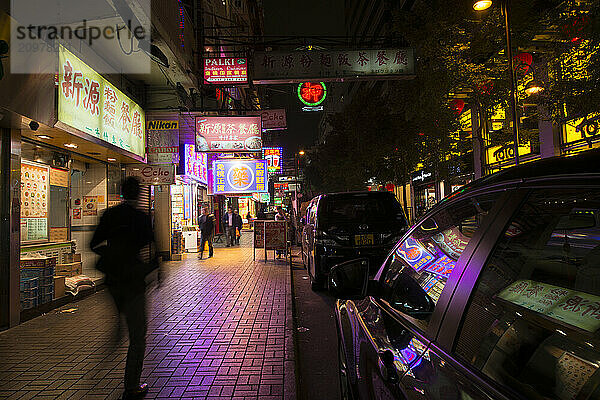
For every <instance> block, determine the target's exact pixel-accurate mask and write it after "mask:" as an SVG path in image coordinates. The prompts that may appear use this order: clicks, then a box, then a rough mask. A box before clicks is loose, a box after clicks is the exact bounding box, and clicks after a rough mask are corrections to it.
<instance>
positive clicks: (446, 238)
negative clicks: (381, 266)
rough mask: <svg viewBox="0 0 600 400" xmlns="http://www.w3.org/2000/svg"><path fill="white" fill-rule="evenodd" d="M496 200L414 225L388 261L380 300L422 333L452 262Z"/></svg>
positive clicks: (490, 197) (464, 204) (470, 202)
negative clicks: (389, 305)
mask: <svg viewBox="0 0 600 400" xmlns="http://www.w3.org/2000/svg"><path fill="white" fill-rule="evenodd" d="M499 195H500V194H499V193H492V194H487V195H485V196H481V197H473V198H469V199H466V200H463V201H461V202H459V203H456V204H453V205H450V206H448V207H446V208H445V209H443V210H441V211H439V212H438V213H437V214H434V215H433V216H432V217H430V218H428V219H426V220H425V221H423V222H422V223H421V224H419V226H418V227H417V228H416V229H415V230H413V232H412V234H411V235H410V236H409V237H407V238H406V239H405V240H404V241H402V242H401V243H400V244H399V245H398V246H397V247H396V249H395V250H394V252H393V253H392V255H391V256H390V258H389V259H388V262H387V265H386V269H385V270H384V272H383V274H382V280H381V282H382V283H383V287H384V298H385V299H386V300H387V301H388V302H389V303H390V304H391V305H392V306H393V307H395V308H396V309H397V310H398V311H400V312H402V313H404V314H406V315H407V316H409V317H410V318H411V319H412V320H414V321H415V324H417V325H419V326H420V327H421V328H423V329H425V328H426V327H427V324H428V321H429V318H430V316H431V314H432V312H433V308H434V307H435V304H437V301H438V299H439V297H440V295H441V293H442V290H443V289H444V286H445V285H446V282H447V281H448V278H449V277H450V275H451V274H452V272H453V271H454V266H455V264H456V261H457V260H458V258H459V257H460V255H461V254H462V252H463V251H464V249H465V247H466V246H467V244H468V243H469V241H470V240H471V238H472V237H473V234H474V233H475V230H476V229H477V228H478V227H479V225H480V223H481V221H482V219H483V217H484V216H485V215H486V214H487V213H488V212H489V210H490V209H491V207H492V206H493V204H494V202H495V201H496V199H497V198H498V197H499Z"/></svg>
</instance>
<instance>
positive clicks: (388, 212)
mask: <svg viewBox="0 0 600 400" xmlns="http://www.w3.org/2000/svg"><path fill="white" fill-rule="evenodd" d="M378 222H386V223H395V222H397V223H400V224H403V225H405V224H406V220H405V218H404V213H403V212H402V208H401V207H400V204H399V203H398V201H397V200H396V198H395V197H394V196H393V195H392V194H388V193H384V194H382V193H351V194H350V193H349V194H339V195H332V196H327V197H325V198H324V199H323V200H322V202H321V204H319V225H320V226H321V227H322V228H325V227H329V226H332V225H335V226H339V225H345V224H364V223H368V224H374V223H378Z"/></svg>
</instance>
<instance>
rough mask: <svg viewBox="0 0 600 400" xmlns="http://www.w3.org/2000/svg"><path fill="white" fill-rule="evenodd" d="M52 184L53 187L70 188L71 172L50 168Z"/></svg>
mask: <svg viewBox="0 0 600 400" xmlns="http://www.w3.org/2000/svg"><path fill="white" fill-rule="evenodd" d="M50 184H51V185H52V186H60V187H69V170H66V169H59V168H50Z"/></svg>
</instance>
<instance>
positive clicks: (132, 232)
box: [90, 177, 158, 399]
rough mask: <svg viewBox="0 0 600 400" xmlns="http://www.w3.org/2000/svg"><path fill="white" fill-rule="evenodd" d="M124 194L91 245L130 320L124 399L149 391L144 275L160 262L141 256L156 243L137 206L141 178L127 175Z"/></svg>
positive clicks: (103, 219) (106, 214) (120, 308)
mask: <svg viewBox="0 0 600 400" xmlns="http://www.w3.org/2000/svg"><path fill="white" fill-rule="evenodd" d="M121 193H122V195H123V198H124V199H125V201H124V202H123V203H121V204H119V205H117V206H114V207H110V208H108V209H107V210H106V211H105V212H104V214H103V215H102V217H101V218H100V223H99V224H98V227H97V228H96V231H95V232H94V236H93V238H92V241H91V242H90V248H91V249H92V250H93V251H94V252H95V253H97V254H98V255H100V260H99V261H98V264H97V266H96V267H97V268H98V270H100V271H102V272H103V273H104V274H106V281H105V282H106V286H107V288H108V291H109V293H110V294H111V296H112V298H113V300H114V302H115V305H116V307H117V310H118V312H119V315H120V316H121V315H123V316H124V317H125V321H126V323H127V328H128V331H129V350H128V351H127V362H126V364H125V378H124V381H125V392H124V394H123V399H135V398H140V397H142V396H143V395H145V393H146V392H147V391H148V385H147V384H146V383H140V377H141V374H142V365H143V362H144V353H145V351H146V329H147V321H146V282H145V278H146V275H148V274H149V273H150V272H152V271H153V270H154V269H156V268H158V261H154V262H151V263H146V262H144V261H142V260H141V258H140V256H139V254H140V250H141V249H142V248H143V247H145V246H147V245H149V244H151V243H152V242H154V233H153V231H152V223H151V220H150V217H149V216H148V215H147V214H146V213H144V212H142V211H140V210H138V209H137V208H136V202H137V199H138V196H139V194H140V184H139V181H138V179H137V178H135V177H128V178H126V179H125V180H124V181H123V184H122V186H121Z"/></svg>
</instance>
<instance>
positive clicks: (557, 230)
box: [329, 150, 600, 400]
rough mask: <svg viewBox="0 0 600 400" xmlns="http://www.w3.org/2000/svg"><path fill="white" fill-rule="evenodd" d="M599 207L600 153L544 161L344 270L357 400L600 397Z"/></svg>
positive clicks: (474, 187) (437, 211) (351, 393)
mask: <svg viewBox="0 0 600 400" xmlns="http://www.w3.org/2000/svg"><path fill="white" fill-rule="evenodd" d="M599 210H600V152H598V151H595V150H592V151H588V152H586V153H584V154H582V155H580V156H575V157H567V158H553V159H546V160H541V161H539V162H535V163H531V164H524V165H521V166H519V167H516V168H510V169H508V170H505V171H503V172H500V173H498V174H495V175H491V176H489V177H486V178H483V179H481V180H478V181H475V182H473V183H472V184H471V185H469V186H468V187H466V188H464V190H461V191H460V192H458V193H455V194H453V195H451V196H449V197H448V198H446V199H445V200H443V201H442V202H441V203H440V204H439V205H438V206H436V207H434V208H433V209H432V210H431V211H430V212H429V213H428V214H426V215H425V216H424V217H423V218H421V219H420V220H419V221H418V222H417V223H416V224H415V225H414V226H413V227H411V228H410V229H409V230H408V231H407V232H406V234H405V235H404V236H403V237H402V239H401V240H400V241H399V242H398V243H397V244H396V245H395V247H394V249H393V250H392V251H391V253H390V254H389V256H388V257H387V260H385V262H384V263H383V264H382V265H381V267H379V266H377V267H376V268H378V270H379V271H378V272H377V274H376V276H375V278H374V279H372V280H370V279H369V261H368V260H366V259H357V260H353V261H347V262H345V263H343V264H340V265H337V266H335V267H333V268H332V270H331V274H330V277H329V285H330V290H331V291H332V293H333V294H334V295H336V297H338V298H341V299H344V300H338V302H337V305H336V322H337V327H338V334H339V349H340V350H339V363H340V364H339V365H340V373H341V383H342V391H343V394H344V397H345V398H353V399H423V400H425V399H428V400H429V399H599V398H600V336H599V335H600V226H599V223H598V222H599V218H598V217H599Z"/></svg>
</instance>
